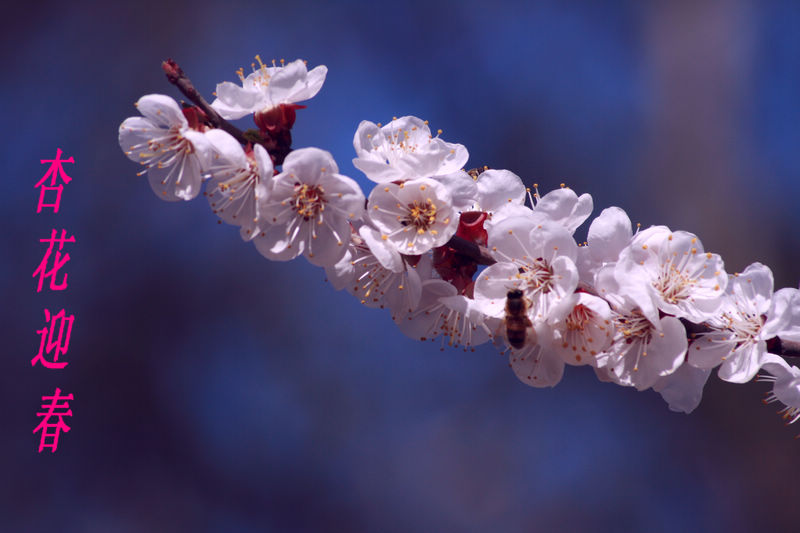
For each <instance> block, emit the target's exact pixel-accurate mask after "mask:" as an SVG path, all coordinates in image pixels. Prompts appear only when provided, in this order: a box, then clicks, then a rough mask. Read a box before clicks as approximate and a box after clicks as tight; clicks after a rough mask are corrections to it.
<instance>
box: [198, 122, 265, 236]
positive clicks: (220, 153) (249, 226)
mask: <svg viewBox="0 0 800 533" xmlns="http://www.w3.org/2000/svg"><path fill="white" fill-rule="evenodd" d="M206 137H207V138H208V140H209V141H210V142H211V145H212V146H213V152H214V155H213V156H212V157H211V161H210V163H209V166H208V172H209V174H210V175H211V179H210V181H209V184H208V186H207V188H206V193H205V194H206V196H207V197H208V203H209V205H210V206H211V209H212V210H213V211H214V214H215V215H217V216H218V217H220V218H221V219H222V220H224V221H225V222H227V223H228V224H233V225H235V226H240V227H241V230H240V233H241V236H242V239H244V240H250V239H252V238H253V237H255V236H256V235H258V234H259V233H260V232H261V231H262V230H263V229H265V228H266V224H264V221H263V220H262V219H261V216H260V208H259V202H260V201H261V200H263V198H261V196H262V195H263V194H264V193H265V192H266V187H263V186H262V185H265V184H267V183H269V181H270V180H272V176H273V166H272V159H270V157H269V154H268V153H267V151H266V150H265V149H264V147H263V146H261V145H258V144H257V145H255V146H254V147H253V151H252V152H250V153H249V154H245V151H244V149H243V148H242V145H241V144H239V142H238V141H237V140H236V139H234V138H233V137H232V136H231V135H230V134H228V133H226V132H224V131H222V130H211V131H208V132H206ZM259 222H261V224H259Z"/></svg>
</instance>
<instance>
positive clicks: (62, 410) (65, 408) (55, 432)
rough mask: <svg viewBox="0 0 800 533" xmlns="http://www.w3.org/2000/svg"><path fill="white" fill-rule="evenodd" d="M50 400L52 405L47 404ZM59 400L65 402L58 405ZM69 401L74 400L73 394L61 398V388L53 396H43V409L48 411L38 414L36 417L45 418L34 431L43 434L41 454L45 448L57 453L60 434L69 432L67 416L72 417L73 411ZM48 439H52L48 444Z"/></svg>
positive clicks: (40, 442)
mask: <svg viewBox="0 0 800 533" xmlns="http://www.w3.org/2000/svg"><path fill="white" fill-rule="evenodd" d="M48 400H50V403H46V402H47V401H48ZM59 400H64V402H63V403H58V401H59ZM67 400H72V394H67V395H66V396H61V389H59V388H56V392H55V394H54V395H53V396H42V409H47V411H45V412H42V413H36V416H41V417H43V418H42V421H41V422H39V425H38V426H36V429H34V430H33V432H34V433H36V432H37V431H40V430H41V432H42V435H41V439H40V440H39V453H42V450H44V449H45V448H50V451H51V452H52V453H55V451H56V449H57V448H58V436H59V434H60V433H61V432H62V431H63V432H64V433H67V432H69V430H70V427H69V426H68V425H67V424H65V423H64V417H65V416H72V409H70V408H69V403H68V402H67ZM53 418H55V419H57V420H56V421H54V422H51V421H50V420H51V419H53ZM47 439H50V441H49V442H48V440H47Z"/></svg>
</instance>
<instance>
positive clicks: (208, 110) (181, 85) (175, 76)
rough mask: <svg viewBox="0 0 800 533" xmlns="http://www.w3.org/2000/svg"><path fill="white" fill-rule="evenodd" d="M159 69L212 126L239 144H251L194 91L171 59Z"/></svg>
mask: <svg viewBox="0 0 800 533" xmlns="http://www.w3.org/2000/svg"><path fill="white" fill-rule="evenodd" d="M161 68H162V69H163V70H164V73H165V74H166V75H167V80H168V81H169V82H170V83H171V84H173V85H174V86H175V87H177V88H178V90H180V92H182V93H183V95H184V96H186V98H188V99H189V100H191V101H192V103H194V105H196V106H197V107H199V108H200V109H202V110H203V112H204V113H205V114H206V116H207V117H208V121H209V122H210V123H211V125H212V126H214V127H215V128H219V129H221V130H224V131H226V132H228V133H230V134H231V135H232V136H233V137H234V138H235V139H236V140H237V141H239V142H240V143H241V144H247V143H248V142H252V141H251V139H248V138H247V137H245V134H244V132H243V131H242V130H240V129H239V128H237V127H236V126H234V125H233V124H231V123H230V122H228V121H227V120H225V119H224V118H222V117H221V116H220V114H219V113H217V110H216V109H214V108H213V107H211V105H210V104H209V103H208V102H207V101H206V99H205V98H203V95H202V94H200V93H199V92H198V91H197V89H195V87H194V84H193V83H192V80H190V79H189V77H188V76H187V75H186V74H184V72H183V69H181V67H180V66H178V64H177V63H176V62H175V61H173V60H172V59H167V60H166V61H164V62H163V63H161Z"/></svg>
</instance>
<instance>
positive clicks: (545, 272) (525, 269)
mask: <svg viewBox="0 0 800 533" xmlns="http://www.w3.org/2000/svg"><path fill="white" fill-rule="evenodd" d="M519 270H520V277H522V278H523V279H524V280H525V283H526V284H527V286H528V290H529V291H531V292H533V293H536V292H542V293H544V294H547V293H548V292H550V288H551V286H552V284H553V269H552V268H551V267H550V265H549V264H547V261H545V260H544V259H542V258H541V257H539V258H537V259H534V260H533V262H532V263H526V264H523V265H522V266H520V268H519Z"/></svg>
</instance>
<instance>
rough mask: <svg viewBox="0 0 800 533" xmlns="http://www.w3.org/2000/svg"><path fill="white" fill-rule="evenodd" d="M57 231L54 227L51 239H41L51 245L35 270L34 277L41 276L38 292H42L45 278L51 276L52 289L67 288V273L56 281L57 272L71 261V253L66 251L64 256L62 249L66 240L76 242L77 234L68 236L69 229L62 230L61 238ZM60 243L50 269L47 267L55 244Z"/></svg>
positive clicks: (40, 240) (60, 289) (61, 289)
mask: <svg viewBox="0 0 800 533" xmlns="http://www.w3.org/2000/svg"><path fill="white" fill-rule="evenodd" d="M56 235H57V231H56V230H55V229H54V230H53V232H52V233H51V234H50V238H49V239H39V242H48V243H50V246H49V247H48V248H47V251H46V252H45V254H44V257H43V258H42V262H41V263H39V267H38V268H37V269H36V270H35V271H34V272H33V277H34V278H35V277H36V276H37V275H38V276H39V286H38V287H37V289H36V292H42V285H43V284H44V279H45V278H50V290H54V291H63V290H64V289H66V288H67V273H66V272H65V273H64V278H63V279H62V280H61V283H58V282H56V274H58V271H59V269H60V268H61V267H63V266H64V264H65V263H66V262H67V261H69V254H68V253H65V254H64V255H63V256H62V255H61V249H62V248H63V247H64V243H65V242H75V236H74V235H73V236H72V237H69V238H67V230H64V229H62V230H61V238H58V237H56ZM56 243H58V249H57V250H56V251H55V257H54V261H53V266H52V268H51V269H50V270H48V269H47V263H48V261H49V259H50V254H51V253H52V252H53V246H54V245H55V244H56Z"/></svg>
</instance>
